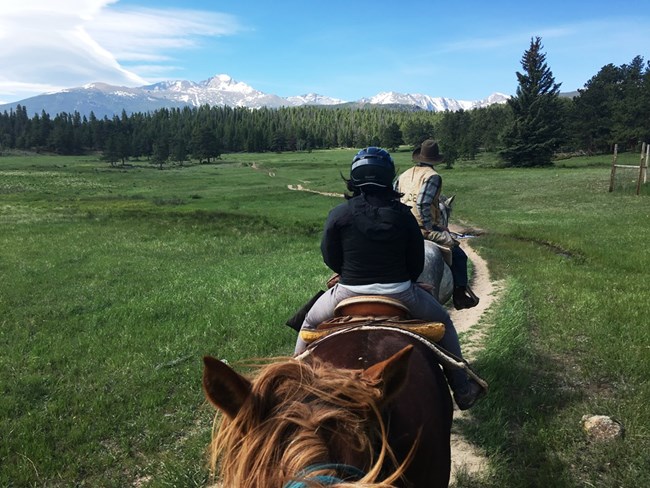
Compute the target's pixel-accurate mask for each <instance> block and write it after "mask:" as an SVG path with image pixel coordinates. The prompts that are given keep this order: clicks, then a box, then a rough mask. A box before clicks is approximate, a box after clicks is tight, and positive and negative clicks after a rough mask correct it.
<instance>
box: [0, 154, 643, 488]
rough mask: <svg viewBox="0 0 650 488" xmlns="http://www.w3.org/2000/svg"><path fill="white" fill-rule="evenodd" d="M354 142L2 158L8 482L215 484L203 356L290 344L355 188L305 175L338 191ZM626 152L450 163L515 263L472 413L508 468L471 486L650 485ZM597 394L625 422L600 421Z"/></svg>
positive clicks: (458, 218) (496, 246)
mask: <svg viewBox="0 0 650 488" xmlns="http://www.w3.org/2000/svg"><path fill="white" fill-rule="evenodd" d="M353 154H354V151H353V150H332V151H314V152H313V153H297V154H275V153H268V154H235V155H225V156H224V157H223V159H222V160H219V161H217V162H216V163H215V164H210V165H190V166H186V167H183V168H179V167H166V168H165V170H163V171H159V170H157V169H155V167H153V166H151V165H149V164H148V162H146V161H141V162H135V163H131V164H130V165H128V166H124V167H120V166H118V167H116V168H110V167H109V166H108V165H107V164H105V163H101V162H99V161H97V160H96V159H94V158H92V157H81V158H72V157H70V158H68V157H50V156H33V157H32V156H25V157H3V158H0V229H1V232H0V247H1V248H2V253H0V378H1V379H2V382H1V385H2V395H0V438H2V439H3V442H2V443H1V444H0V486H16V487H18V486H21V487H22V486H34V487H41V486H48V487H51V486H54V487H59V486H61V487H67V486H93V487H95V486H102V487H104V486H105V487H123V486H136V485H137V486H148V487H158V486H183V487H184V486H206V484H207V470H206V468H205V460H204V449H205V447H206V446H207V444H208V442H209V437H210V427H211V421H212V410H211V408H210V407H209V406H208V405H206V404H205V402H204V400H203V395H202V392H201V388H200V375H201V368H202V366H201V356H203V355H204V354H211V355H215V356H218V357H220V358H225V359H227V360H228V361H230V362H235V363H236V362H238V361H240V360H244V359H247V358H251V357H266V356H272V355H281V354H288V353H290V352H291V351H292V349H293V342H294V339H295V333H294V332H293V331H292V330H290V329H289V328H288V327H286V326H285V325H284V321H285V320H286V319H287V318H288V317H289V316H291V315H292V314H293V313H294V311H295V310H296V309H297V308H299V307H300V306H301V305H302V304H303V303H304V302H305V301H306V300H307V299H308V298H309V297H311V295H312V294H313V293H314V292H315V291H316V290H318V289H319V288H322V286H323V283H324V280H325V279H326V278H327V276H329V271H328V270H327V269H326V267H325V266H324V265H323V263H322V260H321V257H320V254H319V251H318V243H319V238H320V230H321V228H322V224H323V221H324V218H325V216H326V214H327V212H328V211H329V209H331V208H332V207H333V206H334V205H336V204H337V203H339V201H340V200H339V199H337V198H334V197H326V196H321V195H316V194H314V193H307V192H298V191H289V190H288V188H287V186H288V185H296V184H301V185H303V186H304V187H307V188H311V189H315V190H319V191H327V192H339V193H340V192H342V191H343V183H342V181H341V179H340V176H339V172H342V173H343V174H346V172H347V171H348V168H349V166H348V165H349V161H350V160H351V158H352V155H353ZM394 156H395V159H396V163H397V166H398V167H399V168H400V169H402V170H403V169H406V168H407V167H408V166H409V165H410V162H409V161H410V151H407V150H405V151H400V152H396V153H395V154H394ZM621 158H629V159H630V163H629V164H635V163H636V162H637V156H636V155H621V156H620V157H619V161H620V162H622V164H627V163H625V162H624V161H621ZM610 165H611V157H593V158H573V159H569V160H562V161H560V162H558V163H557V165H556V166H555V167H553V168H545V169H527V170H514V169H494V162H493V159H492V156H491V155H485V157H483V159H482V157H479V158H478V159H477V160H476V161H472V162H465V161H460V162H458V163H457V164H456V166H455V168H454V169H452V170H448V169H444V168H441V170H440V171H441V173H442V175H443V178H444V181H445V192H446V193H447V194H452V193H457V195H458V198H457V200H456V204H455V210H454V215H453V217H452V220H454V221H455V222H463V223H465V224H467V225H471V226H475V227H478V228H481V229H483V230H484V234H483V235H481V237H478V238H476V239H474V240H473V242H472V243H473V245H474V246H475V247H476V248H477V249H478V250H479V252H480V253H481V255H482V256H483V257H484V258H486V259H487V261H488V263H489V266H490V271H491V273H492V275H493V277H495V278H498V279H503V280H504V281H505V283H506V291H505V299H504V300H502V301H501V302H500V303H499V304H498V306H497V307H495V309H494V310H493V312H492V313H491V317H490V321H492V322H494V323H495V325H494V327H493V328H492V329H490V333H489V335H488V337H487V339H486V347H485V349H484V351H483V352H482V353H481V354H480V355H479V357H478V359H477V361H476V364H475V365H476V367H477V368H478V370H479V371H480V372H481V374H482V375H483V376H485V377H486V378H487V379H488V381H489V382H490V384H491V391H490V395H489V396H488V397H487V398H486V399H485V400H484V401H483V402H482V403H481V404H479V405H478V406H477V407H476V408H475V409H473V410H472V413H473V415H472V416H471V417H470V420H467V421H463V422H464V423H463V424H462V428H463V430H464V431H465V432H466V433H467V435H468V436H470V438H471V439H473V440H474V442H476V444H477V445H478V446H479V447H481V448H483V449H484V450H485V451H486V452H487V453H488V455H489V458H490V461H491V466H492V469H491V470H490V472H489V474H488V475H487V476H486V477H483V478H477V477H472V476H463V477H462V479H461V480H460V481H459V483H458V485H459V486H461V487H486V488H487V487H496V486H499V487H503V486H508V487H537V486H539V487H542V486H566V487H573V486H621V487H633V486H646V485H650V469H649V466H648V464H647V455H646V454H645V453H646V452H647V451H648V448H649V447H650V446H649V444H650V442H649V438H650V434H649V432H648V430H649V429H650V411H649V410H648V408H647V399H648V398H650V386H649V384H648V381H647V377H648V374H649V373H650V371H649V369H650V364H649V363H648V361H647V357H648V353H649V352H650V330H649V329H648V327H647V323H648V317H650V302H649V301H648V300H647V283H646V281H647V274H648V269H650V266H649V265H650V254H649V253H648V252H647V251H646V249H645V247H646V245H647V243H648V242H649V241H650V239H649V238H650V235H649V234H650V203H648V202H649V201H648V196H649V188H648V186H649V185H645V186H644V188H643V189H642V195H641V196H636V195H634V191H635V185H629V186H628V187H622V188H618V189H617V191H615V192H613V193H609V192H608V191H607V190H608V186H609V169H610ZM584 414H605V415H611V416H613V417H615V418H616V419H618V420H619V421H621V422H622V423H623V424H624V426H625V428H626V436H625V438H624V439H623V440H620V441H616V442H613V443H610V444H604V445H598V444H594V443H590V442H588V441H587V439H586V438H585V437H584V435H583V434H582V432H581V430H580V419H581V417H582V415H584Z"/></svg>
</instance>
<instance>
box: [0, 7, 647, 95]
mask: <svg viewBox="0 0 650 488" xmlns="http://www.w3.org/2000/svg"><path fill="white" fill-rule="evenodd" d="M647 6H648V5H647V0H617V1H616V2H612V1H610V0H607V1H605V0H592V1H583V0H564V1H556V0H547V1H545V2H522V1H521V0H517V1H514V0H493V1H484V0H475V1H469V0H456V1H445V2H440V1H436V0H428V1H419V0H402V1H396V0H390V1H386V0H375V1H366V0H361V1H355V0H347V1H340V0H328V1H326V2H325V1H324V2H310V1H308V0H303V1H284V0H215V1H211V0H155V1H154V0H0V66H1V67H2V68H1V69H0V102H13V101H18V100H21V99H24V98H27V97H30V96H34V95H38V94H40V93H44V92H50V91H57V90H60V89H63V88H71V87H77V86H81V85H84V84H86V83H92V82H106V83H110V84H114V85H124V86H140V85H144V84H147V83H153V82H156V81H161V80H175V79H184V80H192V81H202V80H205V79H207V78H210V77H211V76H214V75H216V74H222V73H225V74H228V75H230V76H232V77H233V78H234V79H235V80H237V81H241V82H244V83H246V84H248V85H251V86H252V87H253V88H255V89H257V90H260V91H263V92H266V93H273V94H276V95H280V96H292V95H302V94H306V93H318V94H321V95H326V96H330V97H334V98H339V99H343V100H346V101H352V100H357V99H359V98H362V97H370V96H373V95H376V94H377V93H379V92H385V91H395V92H400V93H421V94H426V95H431V96H434V97H448V98H455V99H460V100H478V99H482V98H485V97H487V96H489V95H490V94H492V93H494V92H501V93H505V94H509V95H511V94H514V92H515V90H516V87H517V78H516V75H515V72H516V71H521V65H520V60H521V56H522V54H523V53H524V51H525V50H526V49H527V48H528V47H529V44H530V39H531V37H534V36H540V37H541V38H542V43H543V45H544V52H545V53H546V56H547V63H548V65H549V67H550V69H551V71H552V72H553V75H554V76H555V79H556V81H557V82H560V83H562V87H561V89H562V91H573V90H576V89H578V88H582V87H583V86H584V84H585V83H586V82H587V81H588V80H589V79H590V78H591V77H592V76H594V75H595V74H596V73H597V72H598V71H599V70H600V68H602V67H603V66H604V65H606V64H608V63H612V64H614V65H616V66H619V65H621V64H625V63H629V62H630V61H632V59H633V58H634V56H637V55H640V56H643V57H644V59H645V60H646V61H648V60H650V13H649V12H648V9H647Z"/></svg>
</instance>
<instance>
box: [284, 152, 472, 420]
mask: <svg viewBox="0 0 650 488" xmlns="http://www.w3.org/2000/svg"><path fill="white" fill-rule="evenodd" d="M394 179H395V164H394V162H393V158H392V157H391V156H390V154H389V153H388V152H387V151H386V150H384V149H381V148H378V147H367V148H365V149H362V150H361V151H359V152H358V153H357V154H356V155H355V156H354V158H353V160H352V165H351V167H350V178H349V179H348V180H346V182H347V187H348V190H349V191H350V192H352V194H351V195H349V194H348V195H346V200H347V201H346V202H344V203H341V204H340V205H338V206H336V207H335V208H334V209H332V210H331V211H330V213H329V215H328V217H327V221H326V222H325V228H324V232H323V238H322V241H321V253H322V256H323V261H324V262H325V264H326V265H327V266H328V267H329V268H330V269H332V270H333V271H334V272H335V273H338V275H339V281H338V283H337V284H335V285H334V286H333V287H331V288H329V289H328V290H327V291H326V292H325V293H324V294H323V295H321V296H320V297H319V298H318V299H317V300H316V302H315V303H314V305H313V306H312V307H311V309H310V310H309V312H307V314H306V317H305V320H304V322H303V324H302V329H315V328H316V327H317V326H318V324H320V323H321V322H323V321H325V320H327V319H330V318H332V317H333V316H334V308H335V307H336V305H337V304H338V303H339V302H340V301H342V300H344V299H346V298H350V297H354V296H359V295H386V296H388V297H390V298H393V299H395V300H398V301H400V302H402V303H403V304H404V305H406V306H407V307H408V309H409V310H410V312H411V315H412V316H413V317H415V318H418V319H422V320H426V321H431V322H442V323H444V324H445V328H446V332H445V335H444V337H443V339H442V340H441V341H440V345H441V346H442V347H443V348H445V349H446V350H448V351H449V352H451V353H452V354H454V355H456V356H458V357H462V356H461V350H460V344H459V342H458V335H457V333H456V329H455V328H454V325H453V322H452V321H451V318H450V317H449V314H448V313H447V311H446V310H445V309H444V308H443V307H442V306H441V305H440V304H439V303H438V302H437V301H436V299H435V298H434V297H433V296H432V295H431V294H430V293H428V292H427V291H425V290H424V289H423V288H421V287H419V286H417V285H416V281H417V278H418V277H419V276H420V273H421V272H422V269H423V266H424V240H423V237H422V233H421V232H420V228H419V226H418V223H417V220H416V219H415V217H414V216H413V214H412V213H411V210H410V208H409V207H408V206H406V205H404V204H403V203H401V202H400V196H401V195H400V194H399V193H397V192H396V191H395V190H394V189H393V180H394ZM305 347H306V344H305V342H304V341H303V340H302V339H301V338H300V337H299V338H298V341H297V343H296V349H295V353H296V354H299V353H301V352H302V351H303V350H304V349H305ZM446 374H447V379H448V380H449V383H450V386H451V388H452V390H453V391H454V398H455V399H456V403H457V404H458V406H459V408H461V409H463V410H465V409H467V408H470V407H471V406H472V405H473V404H474V403H475V402H476V400H477V399H478V398H480V397H481V396H482V395H483V394H484V390H483V388H482V387H481V386H480V385H479V384H478V383H476V382H475V381H474V380H471V379H469V378H468V376H467V374H466V373H465V371H463V370H460V369H454V370H451V369H450V370H448V371H446Z"/></svg>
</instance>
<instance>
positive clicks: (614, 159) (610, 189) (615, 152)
mask: <svg viewBox="0 0 650 488" xmlns="http://www.w3.org/2000/svg"><path fill="white" fill-rule="evenodd" d="M617 158H618V144H614V158H613V159H612V172H611V174H610V176H609V192H610V193H611V192H613V191H614V176H616V159H617Z"/></svg>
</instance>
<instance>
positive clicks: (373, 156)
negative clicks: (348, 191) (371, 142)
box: [350, 146, 395, 188]
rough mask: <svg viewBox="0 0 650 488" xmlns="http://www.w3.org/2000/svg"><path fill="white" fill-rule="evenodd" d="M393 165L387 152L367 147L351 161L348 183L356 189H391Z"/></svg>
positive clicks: (378, 148) (393, 172) (393, 174)
mask: <svg viewBox="0 0 650 488" xmlns="http://www.w3.org/2000/svg"><path fill="white" fill-rule="evenodd" d="M394 179H395V163H394V162H393V158H392V157H391V156H390V154H389V153H388V151H386V150H385V149H382V148H380V147H374V146H371V147H367V148H365V149H362V150H361V151H359V152H358V153H357V154H356V156H354V159H352V167H351V168H350V182H351V183H352V184H353V185H354V186H357V187H363V186H377V187H383V188H392V186H393V180H394Z"/></svg>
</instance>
